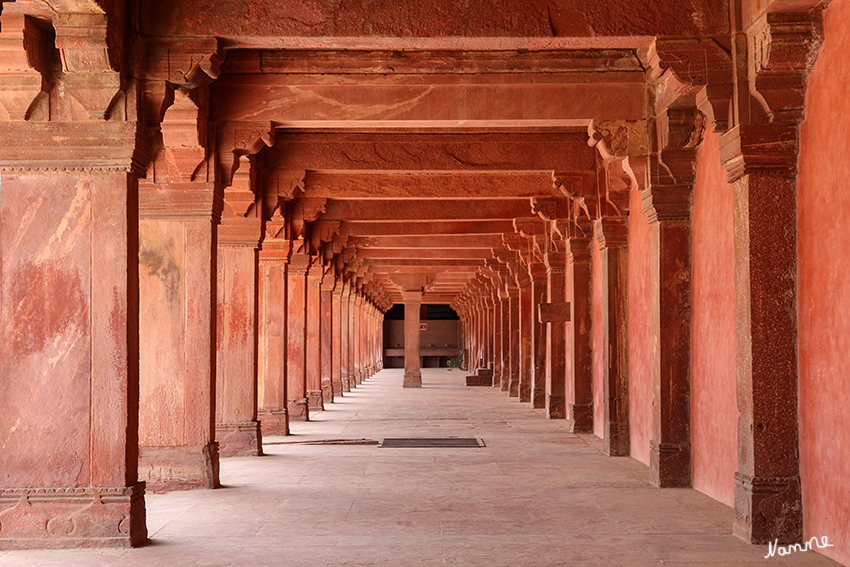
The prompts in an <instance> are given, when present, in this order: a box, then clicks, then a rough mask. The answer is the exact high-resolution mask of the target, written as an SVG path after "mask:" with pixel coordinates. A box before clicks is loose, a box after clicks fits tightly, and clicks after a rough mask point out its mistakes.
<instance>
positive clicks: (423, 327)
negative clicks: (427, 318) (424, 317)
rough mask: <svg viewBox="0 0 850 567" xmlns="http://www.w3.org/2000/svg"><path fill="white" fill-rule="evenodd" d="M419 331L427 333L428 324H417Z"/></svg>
mask: <svg viewBox="0 0 850 567" xmlns="http://www.w3.org/2000/svg"><path fill="white" fill-rule="evenodd" d="M419 330H420V331H427V330H428V323H419Z"/></svg>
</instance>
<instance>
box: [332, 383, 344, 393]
mask: <svg viewBox="0 0 850 567" xmlns="http://www.w3.org/2000/svg"><path fill="white" fill-rule="evenodd" d="M331 385H332V386H333V394H334V396H341V395H342V392H343V389H342V380H337V381H335V382H332V383H331Z"/></svg>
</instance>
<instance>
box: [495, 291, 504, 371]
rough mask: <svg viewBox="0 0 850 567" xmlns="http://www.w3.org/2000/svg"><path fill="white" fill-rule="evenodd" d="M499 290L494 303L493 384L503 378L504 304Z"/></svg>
mask: <svg viewBox="0 0 850 567" xmlns="http://www.w3.org/2000/svg"><path fill="white" fill-rule="evenodd" d="M503 303H504V301H503V300H502V299H500V298H499V295H498V291H497V292H496V296H495V298H494V304H493V386H498V385H499V384H501V380H502V364H503V362H502V349H503V347H504V345H503V341H502V304H503Z"/></svg>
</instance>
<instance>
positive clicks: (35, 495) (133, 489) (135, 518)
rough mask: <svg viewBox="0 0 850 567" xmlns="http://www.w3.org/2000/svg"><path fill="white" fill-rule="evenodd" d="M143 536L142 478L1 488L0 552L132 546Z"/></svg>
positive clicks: (138, 543) (143, 499) (143, 537)
mask: <svg viewBox="0 0 850 567" xmlns="http://www.w3.org/2000/svg"><path fill="white" fill-rule="evenodd" d="M147 540H148V530H147V527H146V525H145V483H144V482H138V483H136V484H134V485H133V486H119V487H84V488H83V487H67V488H55V487H50V488H0V550H9V549H68V548H80V547H137V546H140V545H144V544H145V543H146V542H147Z"/></svg>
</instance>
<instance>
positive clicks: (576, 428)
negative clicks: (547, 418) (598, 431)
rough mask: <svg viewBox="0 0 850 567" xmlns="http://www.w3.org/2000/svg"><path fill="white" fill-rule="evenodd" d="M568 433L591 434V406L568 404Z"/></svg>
mask: <svg viewBox="0 0 850 567" xmlns="http://www.w3.org/2000/svg"><path fill="white" fill-rule="evenodd" d="M570 415H571V416H572V418H571V419H570V433H593V404H570Z"/></svg>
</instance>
